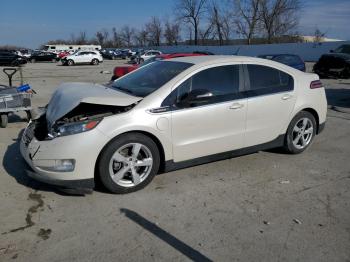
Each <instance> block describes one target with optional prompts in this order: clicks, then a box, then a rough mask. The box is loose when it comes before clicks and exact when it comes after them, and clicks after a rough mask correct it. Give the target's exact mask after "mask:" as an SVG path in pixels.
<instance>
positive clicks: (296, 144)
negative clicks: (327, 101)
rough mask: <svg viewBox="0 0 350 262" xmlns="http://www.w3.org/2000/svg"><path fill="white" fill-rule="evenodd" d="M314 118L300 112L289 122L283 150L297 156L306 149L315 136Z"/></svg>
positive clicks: (309, 114)
mask: <svg viewBox="0 0 350 262" xmlns="http://www.w3.org/2000/svg"><path fill="white" fill-rule="evenodd" d="M316 128H317V124H316V120H315V117H314V116H313V115H312V114H311V113H309V112H307V111H301V112H300V113H298V114H297V115H296V116H295V117H294V118H293V119H292V121H291V122H290V124H289V127H288V130H287V134H286V137H285V142H284V149H285V150H286V151H287V152H288V153H291V154H299V153H301V152H303V151H304V150H305V149H306V148H308V147H309V146H310V144H311V142H312V140H313V139H314V137H315V135H316Z"/></svg>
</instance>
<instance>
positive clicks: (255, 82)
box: [246, 65, 294, 97]
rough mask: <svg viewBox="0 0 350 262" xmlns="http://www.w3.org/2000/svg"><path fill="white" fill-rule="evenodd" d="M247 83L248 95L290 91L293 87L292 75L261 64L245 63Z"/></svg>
mask: <svg viewBox="0 0 350 262" xmlns="http://www.w3.org/2000/svg"><path fill="white" fill-rule="evenodd" d="M246 68H247V70H248V76H249V81H248V82H249V83H250V84H249V85H248V88H247V95H248V97H253V96H259V95H266V94H273V93H279V92H285V91H291V90H293V88H294V81H293V77H292V76H290V75H289V74H287V73H285V72H282V71H280V70H278V69H275V68H272V67H268V66H262V65H247V67H246Z"/></svg>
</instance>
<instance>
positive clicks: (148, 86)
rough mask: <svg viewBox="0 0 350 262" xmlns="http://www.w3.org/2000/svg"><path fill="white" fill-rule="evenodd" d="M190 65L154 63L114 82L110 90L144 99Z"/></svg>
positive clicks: (164, 62)
mask: <svg viewBox="0 0 350 262" xmlns="http://www.w3.org/2000/svg"><path fill="white" fill-rule="evenodd" d="M192 65H193V64H190V63H184V62H166V61H156V62H154V63H150V64H148V65H147V66H142V67H141V68H139V69H138V70H137V71H135V72H133V73H131V74H128V75H126V76H124V77H122V78H120V79H118V80H116V81H114V82H113V84H112V88H115V89H117V90H120V91H123V92H125V93H128V94H131V95H134V96H139V97H145V96H148V95H149V94H150V93H152V92H154V91H155V90H157V89H158V88H160V87H161V86H163V85H164V84H165V83H167V82H169V81H170V80H171V79H173V78H174V77H175V76H177V75H178V74H180V73H181V72H183V71H184V70H186V69H187V68H189V67H191V66H192Z"/></svg>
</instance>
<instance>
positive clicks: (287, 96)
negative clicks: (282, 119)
mask: <svg viewBox="0 0 350 262" xmlns="http://www.w3.org/2000/svg"><path fill="white" fill-rule="evenodd" d="M292 97H293V96H292V95H290V94H285V95H283V96H282V100H288V99H291V98H292Z"/></svg>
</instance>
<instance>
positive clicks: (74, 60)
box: [61, 51, 103, 66]
mask: <svg viewBox="0 0 350 262" xmlns="http://www.w3.org/2000/svg"><path fill="white" fill-rule="evenodd" d="M61 61H62V64H63V65H69V66H72V65H75V64H91V65H98V64H99V63H102V62H103V58H102V55H101V54H100V52H98V51H77V52H75V53H73V54H71V55H68V56H66V57H64V58H62V59H61Z"/></svg>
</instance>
